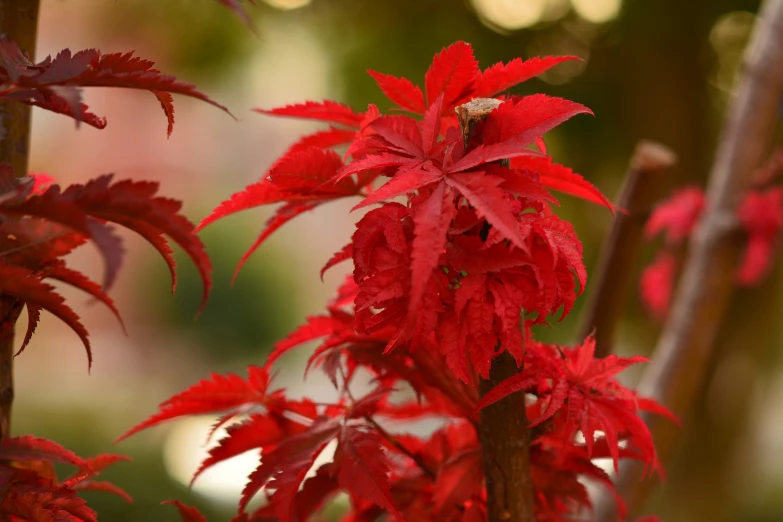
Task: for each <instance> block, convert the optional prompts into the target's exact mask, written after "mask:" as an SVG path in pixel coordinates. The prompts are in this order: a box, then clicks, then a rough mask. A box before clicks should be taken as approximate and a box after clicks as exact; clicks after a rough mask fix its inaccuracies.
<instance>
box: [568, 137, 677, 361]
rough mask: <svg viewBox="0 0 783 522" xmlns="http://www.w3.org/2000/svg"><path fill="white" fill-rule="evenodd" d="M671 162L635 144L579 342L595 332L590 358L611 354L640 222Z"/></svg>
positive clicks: (654, 146) (660, 150) (648, 144)
mask: <svg viewBox="0 0 783 522" xmlns="http://www.w3.org/2000/svg"><path fill="white" fill-rule="evenodd" d="M676 161H677V157H676V156H675V155H674V153H673V152H672V151H671V150H670V149H669V148H667V147H666V146H664V145H662V144H660V143H657V142H652V141H640V142H639V143H638V144H637V145H636V150H635V151H634V153H633V156H632V157H631V161H630V163H629V166H628V172H627V173H626V175H625V184H624V185H623V188H622V189H621V190H620V196H619V198H618V202H617V205H618V206H620V208H622V209H624V210H625V211H627V214H625V213H618V214H617V217H616V218H615V220H614V223H613V225H612V229H611V231H610V232H609V235H608V236H607V238H606V240H605V242H604V246H603V248H602V250H601V258H600V261H599V263H598V269H597V270H596V275H594V276H593V278H594V279H593V281H595V282H594V283H593V285H594V287H593V291H592V293H591V294H590V300H589V302H588V304H587V313H586V316H585V318H584V319H583V321H584V322H583V328H582V332H581V335H580V337H579V338H580V339H584V338H586V337H587V336H588V335H590V333H592V332H593V331H595V356H596V357H605V356H607V355H609V354H610V353H611V352H612V347H613V345H614V331H615V326H616V325H617V321H618V320H619V318H620V315H621V314H622V311H623V305H624V304H625V302H626V301H627V299H628V292H629V290H630V288H631V284H632V283H631V282H632V281H633V280H634V274H635V269H636V260H637V258H638V254H639V250H640V247H641V245H642V237H643V232H644V224H645V221H646V220H647V218H648V217H649V213H650V209H651V208H652V206H653V205H654V204H655V202H656V201H657V200H658V199H660V198H661V197H662V196H663V190H664V188H665V187H666V186H667V185H668V183H667V181H668V176H666V174H667V171H668V170H669V168H670V167H672V165H674V163H675V162H676Z"/></svg>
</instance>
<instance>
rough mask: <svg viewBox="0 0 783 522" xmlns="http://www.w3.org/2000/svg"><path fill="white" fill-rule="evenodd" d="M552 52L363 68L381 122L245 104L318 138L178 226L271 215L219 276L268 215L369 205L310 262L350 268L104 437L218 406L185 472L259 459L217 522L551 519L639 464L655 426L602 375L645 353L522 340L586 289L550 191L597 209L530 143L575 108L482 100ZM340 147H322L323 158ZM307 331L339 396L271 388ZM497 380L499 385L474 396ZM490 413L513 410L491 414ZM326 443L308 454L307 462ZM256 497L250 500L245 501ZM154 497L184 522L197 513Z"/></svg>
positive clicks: (578, 108)
mask: <svg viewBox="0 0 783 522" xmlns="http://www.w3.org/2000/svg"><path fill="white" fill-rule="evenodd" d="M573 59H575V58H573V57H543V58H533V59H530V60H527V61H523V60H521V59H515V60H513V61H511V62H509V63H506V64H503V63H499V64H496V65H494V66H492V67H489V68H487V69H485V70H483V71H482V70H481V69H480V68H479V66H478V63H477V62H476V60H475V58H474V56H473V52H472V49H471V47H470V45H469V44H467V43H464V42H457V43H455V44H453V45H451V46H449V47H447V48H445V49H443V50H442V51H441V52H440V53H438V54H437V55H436V56H435V58H434V60H433V63H432V65H431V66H430V68H429V69H428V71H427V72H426V74H425V76H424V89H422V88H421V87H419V86H416V85H415V84H414V83H413V82H411V81H410V80H408V79H405V78H397V77H394V76H390V75H386V74H382V73H377V72H374V71H370V74H371V75H372V76H373V78H374V79H375V80H376V81H377V83H378V86H379V87H380V89H381V90H382V91H383V93H384V94H385V95H386V96H387V97H388V98H389V99H390V100H391V101H392V102H393V103H394V104H395V105H396V109H397V110H396V111H394V112H393V113H391V114H382V113H381V112H380V111H379V109H378V108H377V107H376V106H375V105H370V106H369V107H368V108H367V110H366V111H364V112H356V111H354V110H353V109H351V108H350V107H347V106H345V105H343V104H340V103H338V102H335V101H324V102H312V101H310V102H306V103H302V104H297V105H289V106H286V107H281V108H277V109H271V110H261V111H259V112H262V113H265V114H269V115H273V116H284V117H294V118H306V119H312V120H316V121H322V122H325V123H328V124H330V127H329V128H328V129H327V130H324V131H319V132H316V133H314V134H311V135H309V136H305V137H303V138H302V139H301V140H299V141H298V142H297V143H295V144H294V145H292V146H291V147H290V148H289V149H288V150H287V151H286V152H285V153H284V154H283V155H282V157H280V158H279V159H278V160H277V161H276V162H275V163H274V164H273V166H272V167H271V168H270V169H269V171H268V172H267V173H265V174H264V175H263V177H262V178H261V179H260V180H259V181H258V182H257V183H253V184H251V185H249V186H248V187H246V188H245V189H244V190H242V191H240V192H237V193H236V194H234V195H233V196H231V198H230V199H228V200H226V201H225V202H224V203H222V204H221V205H219V206H218V207H217V208H216V209H215V210H214V211H213V212H212V213H211V214H210V215H209V216H208V217H206V218H205V219H204V220H203V221H202V222H201V224H200V225H199V227H198V228H203V227H205V226H207V225H209V224H211V223H213V222H215V221H216V220H219V219H221V218H223V217H225V216H228V215H231V214H234V213H237V212H241V211H244V210H247V209H250V208H254V207H258V206H262V205H269V204H279V206H278V207H277V210H276V211H275V213H274V215H273V216H272V218H270V220H269V221H268V222H267V223H266V226H265V227H264V228H263V230H262V231H261V232H260V234H259V236H258V238H257V239H256V241H255V242H254V243H253V244H252V245H251V246H250V248H249V249H248V251H247V252H246V254H245V255H244V256H243V257H242V259H241V260H240V263H239V267H238V268H237V270H239V268H241V267H242V266H243V265H244V264H245V263H246V262H247V261H248V259H249V258H250V256H251V255H252V254H253V252H254V251H255V250H256V249H257V248H258V247H259V246H260V245H261V244H262V243H263V242H264V241H265V240H266V239H267V238H268V237H269V236H270V235H271V234H272V233H273V232H275V231H276V230H278V229H279V228H280V227H281V226H283V225H284V224H285V223H286V222H288V221H289V220H291V219H293V218H295V217H296V216H298V215H300V214H302V213H304V212H306V211H309V210H313V209H315V208H316V207H318V206H320V205H321V204H324V203H328V202H330V201H333V200H336V199H341V198H345V197H357V198H359V201H358V202H357V204H356V205H355V207H354V209H359V208H364V207H371V210H369V211H368V212H367V213H366V214H364V216H363V217H362V218H361V219H359V221H358V222H357V223H356V230H355V232H354V234H353V236H352V237H351V239H350V242H349V243H348V244H347V245H346V246H345V247H343V248H342V249H340V251H338V252H337V253H335V254H334V256H333V257H332V258H331V259H329V260H325V265H324V269H323V270H322V275H323V272H324V271H326V270H328V269H329V268H331V267H333V266H334V265H336V264H338V263H341V262H346V261H352V262H353V273H352V275H351V276H349V277H348V278H347V279H346V281H345V282H344V283H343V284H342V285H341V286H340V288H339V290H338V293H337V295H336V296H335V297H334V299H333V300H332V301H331V302H330V303H329V305H328V307H327V311H326V313H324V314H323V315H318V316H313V317H310V318H308V319H307V322H306V323H305V324H304V325H303V326H301V327H299V328H298V329H297V330H295V331H294V332H292V333H291V334H290V335H289V336H288V337H287V338H286V339H284V340H282V341H280V342H279V343H278V344H277V345H276V347H275V350H274V351H273V353H272V354H271V355H270V357H269V358H268V360H267V361H266V363H265V364H264V365H263V366H251V367H250V368H248V376H247V378H242V377H240V376H238V375H234V374H228V375H218V374H213V375H212V376H211V377H210V378H209V379H207V380H203V381H201V382H199V383H197V384H195V385H194V386H192V387H191V388H189V389H188V390H185V391H183V392H182V393H180V394H178V395H175V396H174V397H172V398H170V399H169V400H167V401H165V402H164V403H162V404H161V405H160V409H159V411H158V412H157V413H155V414H154V415H152V416H151V417H150V418H148V419H147V420H145V421H144V422H142V423H141V424H139V425H137V426H135V427H134V428H132V429H131V430H129V431H128V432H126V433H125V434H124V435H122V436H121V437H120V439H123V438H125V437H128V436H130V435H132V434H134V433H137V432H139V431H141V430H144V429H147V428H150V427H153V426H157V425H159V424H161V423H163V422H166V421H169V420H172V419H175V418H179V417H182V416H186V415H194V414H216V415H219V417H218V420H217V422H216V424H215V429H217V427H220V426H224V425H226V424H228V423H230V424H228V427H227V435H226V436H225V437H223V438H222V439H221V440H220V441H219V443H218V444H217V445H216V446H215V447H213V448H212V449H211V450H210V453H209V457H208V458H207V459H206V460H205V461H204V462H203V463H202V465H201V466H200V467H199V469H198V470H196V472H195V474H194V476H193V480H196V479H197V478H198V477H199V475H200V474H201V473H202V472H203V471H204V470H206V469H208V468H209V467H211V466H213V465H214V464H216V463H219V462H222V461H224V460H226V459H229V458H231V457H233V456H236V455H239V454H241V453H244V452H246V451H248V450H257V451H259V453H260V456H261V461H260V464H259V466H258V467H257V468H256V469H255V471H253V473H252V474H251V475H250V476H249V477H248V482H247V485H246V486H245V488H244V490H243V491H242V495H241V500H240V503H239V512H238V514H237V516H236V517H235V518H234V520H235V521H267V520H277V521H280V522H284V521H296V520H313V519H316V517H317V514H318V512H319V511H320V509H321V508H322V507H323V506H324V504H325V503H326V502H327V501H328V500H329V499H331V498H333V497H334V496H335V495H336V494H337V493H338V492H340V491H343V492H346V493H347V494H348V498H349V500H350V511H349V512H348V513H347V514H346V515H345V518H344V520H347V521H360V520H367V521H369V520H377V519H389V520H400V521H418V520H421V521H433V522H434V521H458V520H459V521H482V520H489V521H491V522H495V521H500V520H515V521H517V520H518V521H533V520H537V521H564V520H572V519H573V518H574V517H576V516H579V515H580V514H581V513H582V512H583V511H586V510H589V509H590V507H591V503H590V497H589V495H588V493H587V489H586V487H585V484H584V483H583V479H585V478H586V479H589V480H591V481H593V482H597V483H600V484H602V485H603V486H604V487H606V488H609V489H610V490H612V488H613V483H612V480H611V478H610V476H609V475H608V474H607V473H606V472H605V471H604V470H603V469H602V468H601V467H600V466H598V465H597V464H596V463H595V460H596V459H601V458H608V459H611V461H612V463H613V466H614V468H615V470H616V469H617V467H618V463H619V461H620V460H622V459H633V460H639V461H641V462H643V463H644V465H645V466H646V467H647V468H648V469H649V470H650V471H651V472H652V471H660V465H659V462H658V459H657V455H656V451H655V448H654V446H653V441H652V438H651V435H650V433H649V431H648V429H647V427H646V426H645V424H644V422H642V421H641V419H640V418H639V412H640V411H649V412H654V413H660V414H664V415H670V414H669V413H668V411H667V410H665V409H664V408H663V407H662V406H660V405H659V404H657V403H656V402H655V401H652V400H648V399H645V398H642V397H638V396H637V395H636V394H635V393H634V392H633V391H631V390H629V389H627V388H625V387H623V386H622V385H621V384H620V383H619V382H618V381H617V380H616V379H615V376H616V374H617V373H619V372H620V371H622V370H623V369H624V368H626V367H628V366H630V365H633V364H636V363H639V362H643V361H644V360H645V359H644V358H642V357H631V358H621V357H617V356H614V355H612V356H609V357H606V358H602V359H597V358H595V357H594V342H593V339H592V338H591V337H588V338H587V339H585V340H584V342H583V343H582V344H581V345H579V346H576V347H573V348H568V347H561V346H556V345H551V344H546V343H541V342H538V341H536V340H535V338H534V336H533V331H532V329H531V327H532V326H533V325H536V324H547V323H548V321H550V320H551V319H550V318H552V317H555V318H557V319H558V320H559V319H562V318H563V317H565V316H566V315H567V314H568V313H569V311H570V310H571V308H572V306H573V304H574V302H575V300H576V298H577V297H578V296H579V295H580V294H581V293H582V291H583V290H584V286H585V283H586V281H587V273H586V270H585V267H584V264H583V261H582V245H581V243H580V241H579V238H578V237H577V235H576V233H575V231H574V229H573V227H572V226H571V224H570V223H568V222H567V221H564V220H563V219H561V218H559V217H558V216H557V214H555V213H553V211H552V207H553V205H558V204H559V203H558V200H557V199H556V198H555V196H554V195H553V194H552V193H551V192H550V190H555V191H559V192H564V193H566V194H571V195H574V196H577V197H581V198H583V199H587V200H589V201H592V202H595V203H597V204H600V205H604V206H605V207H607V208H608V209H609V210H612V211H613V210H614V207H613V205H612V204H611V203H610V202H609V201H608V200H607V199H606V198H605V197H604V196H603V195H602V194H601V193H600V192H599V191H598V190H597V189H596V188H595V187H594V186H593V185H592V184H590V183H589V182H587V181H586V180H585V179H583V178H582V177H581V176H579V175H578V174H576V173H574V172H572V171H571V170H570V169H569V168H567V167H565V166H562V165H558V164H557V163H554V162H553V160H552V159H551V158H550V157H549V156H548V155H547V153H546V147H545V145H544V142H543V139H542V138H543V136H544V134H545V133H546V132H547V131H549V130H551V129H552V128H554V127H556V126H557V125H559V124H561V123H563V122H565V121H566V120H568V119H569V118H571V117H573V116H576V115H579V114H590V110H589V109H588V108H586V107H584V106H583V105H580V104H578V103H575V102H572V101H568V100H564V99H560V98H554V97H550V96H546V95H543V94H535V95H530V96H515V95H505V94H503V92H504V91H506V90H507V89H509V88H511V87H513V86H514V85H517V84H519V83H520V82H523V81H525V80H527V79H529V78H532V77H534V76H536V75H538V74H540V73H542V72H544V71H546V70H548V69H549V68H551V67H553V66H556V65H557V64H559V63H561V62H563V61H567V60H573ZM492 96H497V98H490V97H492ZM340 146H342V147H345V152H344V154H342V155H341V154H338V153H337V152H335V151H334V150H333V149H334V148H335V147H340ZM315 340H320V342H319V344H318V345H317V346H316V348H315V349H314V350H313V351H312V353H311V354H310V357H309V359H308V369H320V370H321V371H323V372H325V373H326V375H327V376H328V377H329V379H330V380H331V382H332V383H333V384H334V386H335V388H336V389H337V390H338V392H339V398H338V399H337V400H336V401H334V402H333V403H323V402H316V401H313V400H310V399H307V398H305V399H293V398H290V397H289V396H287V394H286V390H285V389H283V388H276V387H275V386H274V383H273V381H272V378H271V375H273V366H274V364H275V361H276V360H277V359H278V358H279V357H280V356H281V355H283V354H284V353H286V352H288V351H290V350H292V349H295V348H297V347H299V346H301V345H303V344H305V343H308V342H310V341H315ZM499 367H502V368H504V369H505V370H506V373H508V375H507V378H505V379H502V380H500V381H499V382H498V383H497V386H489V387H487V386H486V382H490V381H491V380H492V378H493V377H496V376H497V373H496V371H495V370H496V368H499ZM509 369H510V370H511V371H510V372H508V370H509ZM367 373H369V374H370V375H371V377H372V378H371V386H370V388H369V389H368V390H367V389H364V390H365V391H361V392H360V391H359V390H360V387H359V386H357V385H356V379H357V377H358V376H360V375H367ZM488 379H490V381H488ZM482 383H484V384H482ZM403 390H411V391H412V392H413V396H411V395H406V394H404V393H401V392H402V391H403ZM513 400H516V401H517V402H516V403H514V402H513ZM520 400H521V402H519V401H520ZM508 404H514V405H519V409H514V408H511V409H509V408H500V409H498V407H499V406H502V405H508ZM499 414H500V415H506V417H505V418H502V417H501V419H500V420H501V421H502V422H505V423H506V424H509V423H510V424H513V425H516V426H518V427H519V430H518V431H517V432H516V433H515V434H514V436H516V437H519V439H518V440H511V441H508V442H509V444H508V445H506V446H504V447H505V448H508V447H511V450H510V451H508V450H507V449H506V450H502V451H501V452H500V453H498V452H497V451H496V450H495V449H493V448H491V447H490V446H492V444H493V441H491V440H489V439H492V437H493V435H492V434H490V435H489V439H487V434H486V433H485V432H484V431H483V430H482V426H486V425H487V423H491V422H493V416H494V422H497V419H498V415H499ZM509 415H510V417H509ZM422 418H434V419H437V420H438V421H439V425H440V426H441V427H440V428H439V429H437V430H436V431H434V432H433V433H431V434H430V435H429V436H427V437H417V436H413V435H411V434H408V433H406V432H405V431H404V428H403V429H402V430H401V429H400V428H395V426H397V425H399V424H400V423H401V424H402V425H403V426H404V423H405V422H410V421H414V420H418V419H422ZM502 436H504V435H503V434H502V433H498V434H495V435H494V437H495V438H498V437H502ZM494 442H497V441H494ZM327 448H330V449H327ZM331 448H334V453H333V457H332V458H331V459H328V463H326V464H323V465H321V466H320V467H319V468H318V469H313V465H314V463H315V461H316V459H317V458H318V457H319V456H320V455H321V454H322V453H323V452H325V451H331ZM503 451H505V453H503ZM501 459H502V461H501ZM508 465H512V466H516V467H517V470H516V473H517V475H518V476H519V481H518V482H514V480H516V479H515V478H514V477H512V476H511V475H509V474H507V473H506V471H507V467H508ZM520 466H521V467H520ZM520 471H521V473H520ZM504 481H505V482H504ZM504 488H505V489H504ZM504 491H505V492H506V495H505V496H502V495H499V493H498V492H501V493H502V492H504ZM257 495H261V496H262V497H263V499H264V502H262V503H261V506H260V507H258V508H256V509H249V508H248V506H249V504H250V502H251V500H253V499H254V497H256V496H257ZM617 503H618V506H619V511H620V516H621V518H624V517H625V512H624V509H623V500H622V499H621V498H619V497H618V498H617ZM175 506H176V507H177V508H178V509H179V511H180V513H181V515H182V517H183V519H184V520H190V521H196V520H203V518H202V517H201V515H199V514H198V513H197V512H196V511H195V510H193V509H192V508H188V507H187V506H184V505H182V504H179V503H175Z"/></svg>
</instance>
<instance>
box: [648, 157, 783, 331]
mask: <svg viewBox="0 0 783 522" xmlns="http://www.w3.org/2000/svg"><path fill="white" fill-rule="evenodd" d="M781 172H783V151H777V152H776V153H775V154H773V155H772V157H771V158H770V160H769V162H768V163H767V165H765V166H764V167H763V168H761V169H759V170H758V172H756V174H755V180H754V189H753V190H751V191H749V192H748V193H747V194H745V195H744V196H743V199H742V203H741V204H740V206H739V209H738V212H737V216H736V217H735V218H734V222H730V223H726V224H725V226H731V227H734V228H736V229H738V230H741V232H742V234H743V236H744V241H745V246H744V249H743V253H742V259H741V261H740V265H739V267H738V269H737V271H736V274H735V278H736V284H737V285H738V286H740V287H752V286H756V285H758V284H760V283H761V282H762V281H763V280H764V278H765V277H766V276H767V274H768V273H769V271H770V270H771V269H772V267H773V263H774V260H775V256H776V249H777V246H778V242H779V238H780V232H781V230H783V186H780V185H779V184H775V182H776V181H778V178H779V177H780V174H781ZM704 204H705V195H704V192H703V190H702V189H701V188H699V187H687V188H682V189H679V190H677V191H676V192H675V193H674V194H672V196H671V197H670V198H669V199H667V200H666V201H663V202H662V203H660V204H659V205H658V206H657V207H656V208H655V210H654V211H653V213H652V214H651V215H650V219H649V220H648V221H647V226H646V228H645V233H646V235H647V237H648V238H652V237H654V236H656V235H657V234H659V233H661V232H663V233H665V238H666V239H665V243H664V247H663V249H662V250H661V251H660V252H659V253H658V255H657V257H656V258H655V260H654V261H653V262H652V263H651V264H650V265H648V266H647V267H646V268H645V269H644V271H643V273H642V277H641V282H640V287H641V292H640V293H641V297H642V302H643V303H644V305H645V307H646V308H647V309H648V310H649V312H650V313H651V315H653V317H655V318H656V319H658V320H663V318H664V317H665V316H666V313H667V312H668V309H669V302H670V300H671V294H672V288H673V287H674V281H675V278H676V276H677V271H678V268H677V267H678V265H679V264H680V261H681V260H682V258H683V256H684V254H685V252H684V250H685V248H684V246H685V243H686V240H688V239H689V238H690V237H691V235H692V234H693V233H694V232H695V228H696V224H697V223H698V221H699V219H700V217H701V215H702V213H703V211H704Z"/></svg>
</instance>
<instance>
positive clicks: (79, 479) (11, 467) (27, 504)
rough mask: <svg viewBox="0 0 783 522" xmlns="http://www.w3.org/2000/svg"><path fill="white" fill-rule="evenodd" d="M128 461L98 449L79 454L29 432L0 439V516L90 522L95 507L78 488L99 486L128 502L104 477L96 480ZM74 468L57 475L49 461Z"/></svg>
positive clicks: (32, 521)
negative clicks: (90, 453) (66, 474)
mask: <svg viewBox="0 0 783 522" xmlns="http://www.w3.org/2000/svg"><path fill="white" fill-rule="evenodd" d="M123 460H125V461H128V460H130V459H129V458H128V457H125V456H123V455H114V454H101V455H97V456H95V457H91V458H86V459H84V458H81V457H79V456H78V455H76V454H74V453H72V452H70V451H68V450H67V449H65V448H63V447H62V446H60V445H59V444H57V443H55V442H52V441H50V440H46V439H40V438H37V437H32V436H29V435H25V436H21V437H14V438H6V439H0V518H2V520H10V521H12V522H50V521H52V520H58V521H59V520H62V521H64V522H66V521H67V522H95V521H97V518H96V514H95V512H94V511H93V510H92V509H90V508H89V507H87V504H86V503H85V501H84V500H83V499H81V498H79V496H78V493H79V492H80V491H105V492H107V493H113V494H115V495H118V496H120V497H122V498H123V499H125V500H126V501H128V502H133V500H132V499H131V498H130V496H129V495H128V494H127V493H126V492H125V491H123V490H122V489H120V488H118V487H117V486H115V485H114V484H112V483H110V482H105V481H102V480H96V477H97V476H98V475H99V474H100V473H101V472H102V471H103V470H104V469H106V468H107V467H108V466H110V465H112V464H114V463H116V462H120V461H123ZM55 462H58V463H64V464H69V465H71V466H75V467H76V468H77V471H76V472H74V473H73V474H71V475H70V476H69V477H68V478H66V479H63V480H59V479H58V478H57V473H56V472H55V469H54V466H53V463H55Z"/></svg>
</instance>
